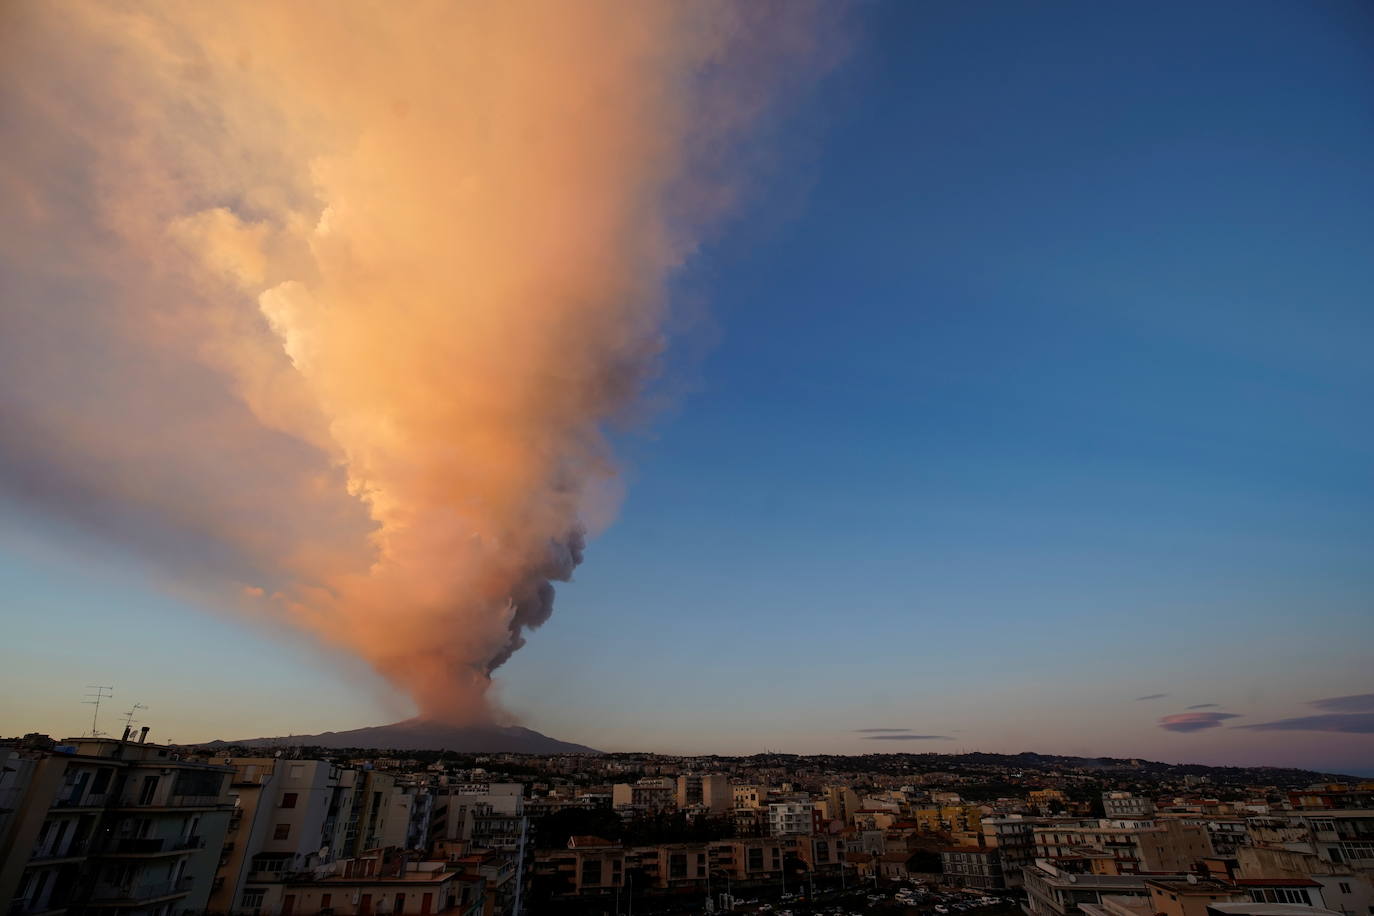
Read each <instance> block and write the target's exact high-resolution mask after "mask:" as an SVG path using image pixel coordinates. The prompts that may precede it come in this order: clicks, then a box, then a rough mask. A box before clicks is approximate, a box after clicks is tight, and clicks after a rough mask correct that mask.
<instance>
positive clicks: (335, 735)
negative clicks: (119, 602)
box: [199, 718, 601, 754]
mask: <svg viewBox="0 0 1374 916" xmlns="http://www.w3.org/2000/svg"><path fill="white" fill-rule="evenodd" d="M230 745H242V746H245V747H285V746H290V747H296V746H310V747H325V748H331V749H341V748H359V749H367V750H392V751H456V752H458V753H462V754H501V753H507V754H599V753H601V751H598V750H594V749H593V748H590V747H586V746H585V745H581V744H573V743H572V742H569V741H559V740H558V739H557V738H550V737H549V736H548V735H541V734H540V733H539V732H537V731H534V730H532V729H528V728H522V727H520V726H518V725H447V724H445V723H443V722H433V721H429V720H427V719H418V718H416V719H406V720H405V721H403V722H393V723H392V724H390V725H373V726H369V727H367V728H354V729H350V730H349V731H342V732H322V733H321V734H318V735H287V736H283V737H279V738H245V739H243V740H240V741H209V742H206V743H205V744H203V745H199V746H200V747H228V746H230Z"/></svg>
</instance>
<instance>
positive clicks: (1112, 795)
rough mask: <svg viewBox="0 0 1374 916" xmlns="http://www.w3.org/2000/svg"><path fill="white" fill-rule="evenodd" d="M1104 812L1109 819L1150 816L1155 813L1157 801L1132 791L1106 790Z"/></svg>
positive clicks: (1103, 803) (1103, 798)
mask: <svg viewBox="0 0 1374 916" xmlns="http://www.w3.org/2000/svg"><path fill="white" fill-rule="evenodd" d="M1102 813H1103V814H1104V815H1105V816H1106V818H1107V819H1108V820H1128V819H1130V818H1138V817H1150V816H1151V815H1153V814H1154V813H1155V803H1154V802H1152V801H1151V800H1150V799H1148V798H1141V797H1140V796H1138V795H1132V794H1131V793H1130V792H1104V793H1102Z"/></svg>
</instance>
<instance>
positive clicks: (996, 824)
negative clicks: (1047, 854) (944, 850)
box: [979, 814, 1035, 888]
mask: <svg viewBox="0 0 1374 916" xmlns="http://www.w3.org/2000/svg"><path fill="white" fill-rule="evenodd" d="M979 826H980V827H981V828H982V832H983V845H984V846H985V847H987V848H989V849H995V850H997V852H998V864H999V865H1000V866H1001V870H1002V882H1003V886H1004V887H1008V888H1014V887H1020V886H1021V870H1022V869H1023V868H1025V867H1026V866H1027V865H1030V864H1031V863H1032V862H1034V861H1035V822H1034V821H1032V820H1029V819H1027V818H1024V817H1022V816H1021V815H1019V814H1013V815H1010V816H1008V817H985V818H983V819H982V820H981V821H980V822H979Z"/></svg>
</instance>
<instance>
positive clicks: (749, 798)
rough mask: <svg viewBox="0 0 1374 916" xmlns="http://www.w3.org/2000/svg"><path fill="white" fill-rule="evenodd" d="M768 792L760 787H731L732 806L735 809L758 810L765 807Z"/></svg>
mask: <svg viewBox="0 0 1374 916" xmlns="http://www.w3.org/2000/svg"><path fill="white" fill-rule="evenodd" d="M766 795H767V792H766V791H765V790H764V789H761V788H759V787H758V786H731V787H730V796H731V806H732V807H734V808H758V807H761V806H762V805H763V800H764V798H765V797H766Z"/></svg>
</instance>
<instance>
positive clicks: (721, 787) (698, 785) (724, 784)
mask: <svg viewBox="0 0 1374 916" xmlns="http://www.w3.org/2000/svg"><path fill="white" fill-rule="evenodd" d="M677 806H678V807H679V808H681V809H683V810H686V809H687V808H705V809H706V810H707V811H709V812H710V813H711V814H715V815H722V814H727V813H729V811H730V809H731V808H733V807H734V806H735V794H734V790H733V788H732V787H731V785H730V779H729V777H727V776H725V775H724V774H721V773H712V774H708V775H700V774H695V773H688V774H685V775H682V776H679V777H678V778H677Z"/></svg>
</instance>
